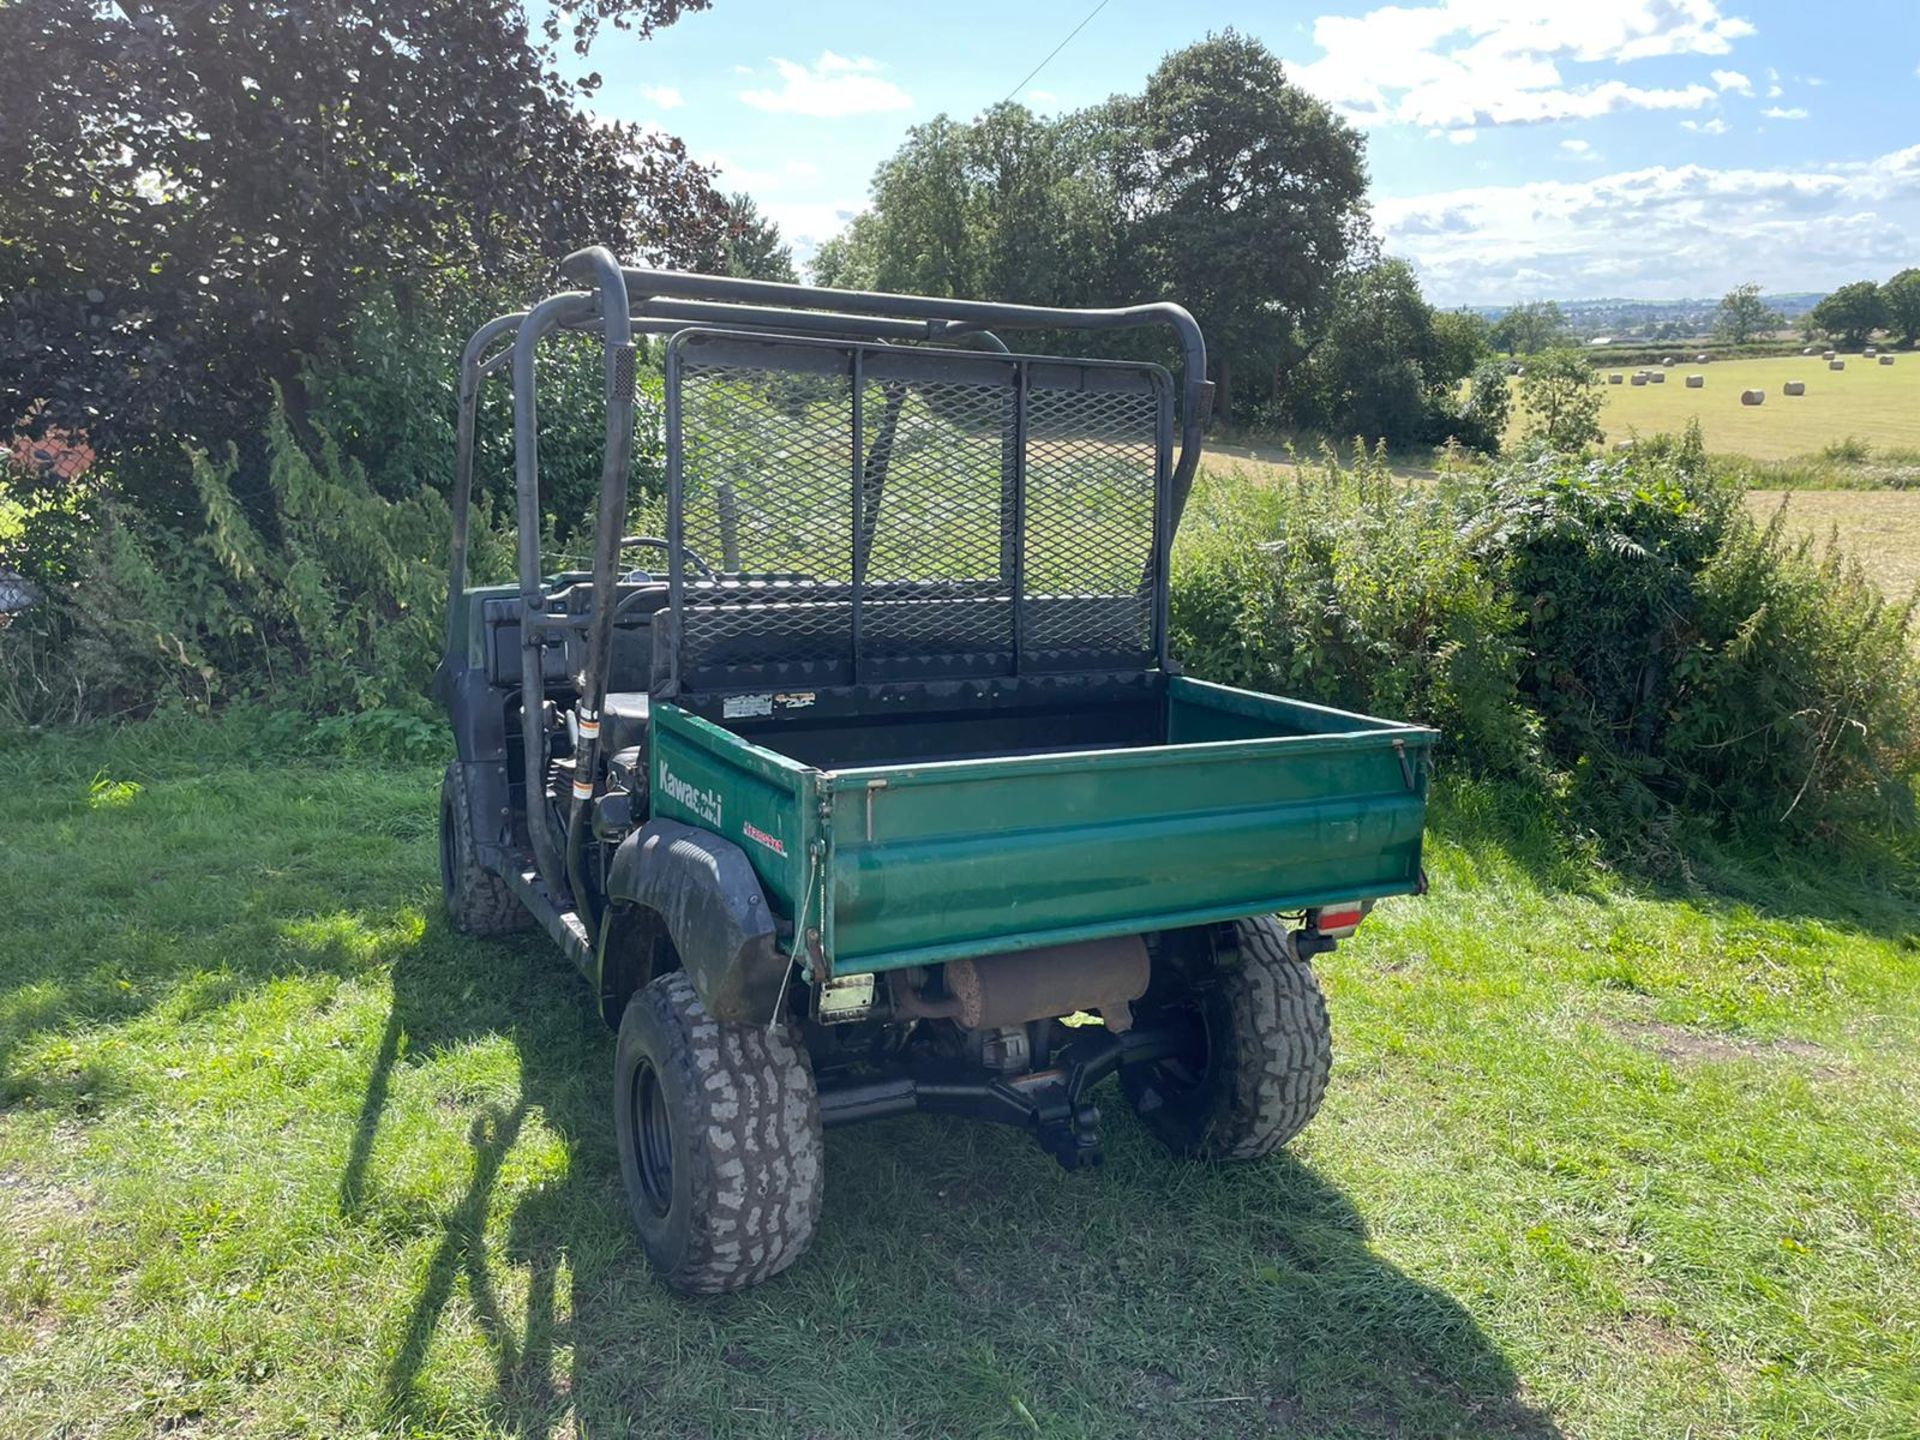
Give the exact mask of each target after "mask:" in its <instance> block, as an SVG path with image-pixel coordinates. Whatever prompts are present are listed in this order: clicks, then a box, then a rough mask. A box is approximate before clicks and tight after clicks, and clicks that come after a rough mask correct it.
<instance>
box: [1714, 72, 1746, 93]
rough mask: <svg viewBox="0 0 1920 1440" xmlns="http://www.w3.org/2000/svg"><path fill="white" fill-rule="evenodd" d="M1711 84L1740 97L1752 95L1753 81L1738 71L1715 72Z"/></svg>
mask: <svg viewBox="0 0 1920 1440" xmlns="http://www.w3.org/2000/svg"><path fill="white" fill-rule="evenodd" d="M1713 83H1714V84H1715V85H1717V86H1718V87H1719V88H1720V89H1722V90H1733V91H1737V92H1738V93H1739V94H1742V95H1751V94H1753V81H1751V80H1749V79H1748V78H1747V77H1746V76H1744V75H1742V74H1741V73H1740V72H1739V71H1738V70H1715V71H1714V72H1713Z"/></svg>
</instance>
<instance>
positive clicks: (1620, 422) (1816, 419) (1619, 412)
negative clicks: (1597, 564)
mask: <svg viewBox="0 0 1920 1440" xmlns="http://www.w3.org/2000/svg"><path fill="white" fill-rule="evenodd" d="M1842 358H1844V359H1845V360H1846V362H1847V368H1846V369H1845V370H1841V371H1834V370H1829V369H1827V365H1826V362H1825V361H1824V360H1822V359H1821V358H1820V357H1819V356H1818V355H1795V356H1790V357H1788V358H1785V359H1770V360H1725V361H1716V362H1713V363H1709V364H1706V365H1692V364H1687V363H1681V364H1676V365H1675V366H1673V368H1672V369H1670V370H1668V371H1667V381H1666V383H1665V384H1664V385H1642V386H1638V387H1635V386H1634V385H1633V384H1632V383H1631V380H1632V376H1633V372H1634V370H1636V369H1638V368H1641V367H1638V366H1632V365H1622V366H1619V367H1617V368H1618V369H1619V370H1620V372H1621V373H1622V374H1624V375H1626V376H1627V377H1628V378H1627V381H1625V382H1623V383H1621V384H1619V385H1606V386H1605V390H1606V396H1607V406H1606V410H1605V412H1604V413H1603V414H1602V415H1601V417H1600V423H1601V424H1602V425H1603V426H1604V427H1605V428H1606V432H1607V439H1608V440H1626V439H1629V438H1631V437H1632V436H1633V435H1634V434H1636V433H1638V434H1641V435H1653V434H1657V433H1659V432H1660V431H1663V430H1668V431H1677V430H1681V429H1684V428H1685V426H1686V423H1687V421H1688V420H1689V419H1693V418H1696V417H1697V418H1698V419H1699V421H1700V429H1701V431H1702V432H1703V433H1704V434H1705V435H1706V440H1707V448H1708V449H1709V450H1712V451H1716V452H1719V453H1722V454H1729V455H1750V456H1753V457H1754V458H1755V459H1759V460H1784V459H1787V458H1788V457H1790V456H1796V455H1809V454H1813V453H1815V452H1817V451H1819V450H1820V449H1821V448H1822V447H1823V446H1826V445H1829V444H1832V443H1833V442H1835V441H1837V440H1845V439H1847V438H1848V437H1849V436H1852V437H1855V438H1858V439H1861V440H1865V441H1867V442H1868V443H1869V444H1871V445H1873V446H1874V447H1875V448H1876V449H1883V448H1887V447H1894V448H1900V449H1920V355H1916V354H1902V355H1900V356H1899V357H1898V359H1897V362H1896V363H1895V364H1893V365H1880V364H1877V363H1875V362H1874V361H1872V360H1867V359H1864V358H1862V357H1861V356H1859V355H1846V356H1843V357H1842ZM1693 371H1697V372H1698V373H1699V374H1701V375H1704V376H1705V377H1706V382H1707V383H1706V385H1705V386H1704V387H1703V388H1702V389H1699V390H1689V389H1687V387H1686V376H1687V374H1688V373H1689V372H1693ZM1608 373H1610V370H1609V369H1608V367H1604V366H1603V367H1602V369H1601V378H1602V381H1603V382H1604V380H1605V377H1606V375H1607V374H1608ZM1788 380H1804V381H1806V382H1807V393H1806V394H1805V395H1803V396H1800V397H1798V398H1792V399H1790V398H1788V397H1787V396H1786V395H1783V394H1782V393H1781V389H1780V387H1781V386H1782V385H1783V384H1785V383H1786V382H1787V381H1788ZM1747 389H1754V390H1764V391H1766V392H1767V400H1766V403H1765V404H1764V405H1755V406H1747V405H1742V404H1741V403H1740V392H1741V391H1742V390H1747ZM1515 418H1516V423H1517V421H1518V407H1517V406H1516V407H1515Z"/></svg>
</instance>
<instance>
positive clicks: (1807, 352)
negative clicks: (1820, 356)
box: [1800, 345, 1813, 355]
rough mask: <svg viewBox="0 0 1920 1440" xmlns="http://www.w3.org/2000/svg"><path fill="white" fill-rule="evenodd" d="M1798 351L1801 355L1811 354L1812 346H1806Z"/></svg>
mask: <svg viewBox="0 0 1920 1440" xmlns="http://www.w3.org/2000/svg"><path fill="white" fill-rule="evenodd" d="M1800 353H1801V354H1802V355H1811V354H1812V353H1813V346H1811V345H1809V346H1807V348H1806V349H1804V350H1802V351H1801V352H1800Z"/></svg>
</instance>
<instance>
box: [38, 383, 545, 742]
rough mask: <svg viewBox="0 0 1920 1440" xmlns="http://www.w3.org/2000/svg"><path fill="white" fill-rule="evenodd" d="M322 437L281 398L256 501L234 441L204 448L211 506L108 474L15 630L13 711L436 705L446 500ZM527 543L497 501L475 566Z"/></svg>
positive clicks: (200, 484)
mask: <svg viewBox="0 0 1920 1440" xmlns="http://www.w3.org/2000/svg"><path fill="white" fill-rule="evenodd" d="M317 433H318V443H317V449H316V451H315V452H313V453H310V452H309V451H308V450H307V449H306V448H305V447H303V446H302V445H301V444H300V443H299V442H298V441H297V440H296V439H295V438H294V435H293V431H292V428H291V425H290V424H289V422H288V420H287V416H286V412H285V408H284V406H282V405H278V404H276V407H275V410H274V413H273V416H272V419H271V421H270V422H269V425H268V429H267V434H266V436H265V437H264V447H265V454H266V456H267V458H268V465H267V472H266V477H265V485H264V490H263V493H260V494H256V495H254V496H251V497H249V498H250V499H251V501H252V502H253V503H252V504H243V503H242V501H241V499H240V497H239V496H238V495H237V494H236V491H235V485H234V478H235V474H236V470H237V465H238V462H237V460H236V458H235V455H234V452H233V450H232V449H231V448H230V449H229V451H228V453H227V454H226V455H224V456H221V457H219V458H217V459H216V458H213V457H210V456H208V455H206V454H204V453H199V452H194V453H191V454H189V456H188V457H187V465H188V470H189V473H190V475H191V482H192V486H193V494H194V505H193V508H192V510H191V511H190V512H189V513H187V514H184V515H180V516H174V517H168V518H167V519H165V520H163V519H162V518H160V517H157V516H155V515H154V514H152V513H150V512H147V511H145V510H142V509H141V508H140V507H139V506H138V505H137V504H136V503H134V502H131V501H124V500H115V499H112V498H111V494H112V487H111V485H110V484H109V483H107V477H98V478H97V480H96V485H97V487H98V489H97V493H98V496H99V502H98V507H97V511H96V514H95V516H94V519H93V522H92V525H91V530H90V536H89V541H88V544H87V547H86V551H85V555H84V558H83V559H82V560H81V561H79V562H77V563H71V564H70V571H71V573H70V574H68V575H67V576H66V577H65V583H63V584H60V585H59V586H57V587H55V588H52V589H50V590H49V591H48V592H47V598H46V603H45V604H43V605H40V606H36V607H35V608H34V609H33V610H30V611H28V612H27V613H26V614H25V615H23V616H19V617H16V619H15V622H14V624H13V625H11V626H9V627H8V628H7V630H6V631H5V632H4V633H0V682H4V683H5V688H6V691H7V700H6V702H5V703H6V712H5V718H7V719H8V720H9V721H11V722H12V723H15V724H21V725H31V724H46V723H54V722H60V721H74V720H82V719H91V718H100V717H103V716H114V715H120V714H127V713H145V712H147V711H149V710H152V709H155V708H164V707H165V706H167V705H168V704H170V703H172V704H182V703H184V704H187V705H189V706H193V707H198V708H207V707H211V706H213V705H215V704H218V703H222V702H227V701H232V700H237V699H243V698H260V699H266V700H270V701H271V702H272V703H274V704H277V705H280V706H285V707H296V708H299V709H303V710H307V711H317V712H323V713H324V712H352V711H362V710H377V709H400V710H408V711H412V712H415V713H420V712H423V711H424V710H425V709H426V708H427V700H426V692H427V684H428V681H429V679H430V677H431V674H432V670H433V666H434V664H435V662H436V660H437V657H438V654H439V650H440V644H441V639H442V636H443V633H444V629H443V627H444V620H445V609H444V606H445V603H446V598H445V597H446V580H445V574H446V547H447V536H448V530H449V516H448V511H447V504H446V501H445V500H444V499H442V498H441V496H440V494H439V492H438V491H437V490H434V489H431V488H427V487H415V488H414V490H413V491H412V493H411V494H408V495H406V496H404V497H402V498H399V499H388V498H387V497H385V496H382V495H380V494H377V493H376V492H375V490H374V488H373V486H372V484H371V483H370V482H369V480H368V478H367V475H366V472H365V470H364V468H363V467H362V466H360V465H359V463H358V462H356V461H354V460H351V459H348V458H346V457H345V456H344V455H343V454H342V453H341V449H340V447H339V445H338V444H337V443H336V442H335V441H334V439H333V437H332V436H331V435H329V434H328V433H327V432H325V431H324V430H322V431H319V432H317ZM258 512H264V513H266V514H268V515H270V516H271V517H272V520H273V523H272V526H271V527H270V528H269V527H268V526H266V525H264V524H262V523H260V522H259V521H257V520H256V519H255V518H253V517H254V514H255V513H258ZM510 546H511V540H510V536H509V535H507V534H502V533H497V532H496V531H495V530H494V529H493V528H491V527H489V525H488V524H487V523H486V516H485V513H484V512H483V513H482V515H481V517H480V523H478V524H476V525H475V527H474V551H473V555H474V558H473V568H474V573H475V574H476V575H478V576H500V575H503V574H505V573H506V570H507V567H508V563H509V556H510V554H511V550H510Z"/></svg>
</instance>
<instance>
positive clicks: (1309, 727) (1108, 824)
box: [827, 677, 1435, 972]
mask: <svg viewBox="0 0 1920 1440" xmlns="http://www.w3.org/2000/svg"><path fill="white" fill-rule="evenodd" d="M1168 706H1169V716H1168V733H1169V737H1170V740H1171V742H1172V743H1169V744H1167V745H1162V746H1152V747H1146V748H1142V749H1133V750H1119V751H1089V752H1085V753H1078V754H1073V753H1069V754H1058V755H1040V756H1028V757H1019V758H1011V759H997V760H977V761H960V762H950V763H935V764H924V765H909V766H897V767H882V768H876V769H871V770H859V771H846V772H841V773H838V774H833V775H829V776H828V777H827V780H828V783H829V784H830V785H831V786H832V787H833V788H834V790H835V792H836V794H835V800H834V804H833V825H832V836H833V857H834V861H833V868H832V877H831V879H832V907H831V916H832V926H833V937H834V950H833V955H834V964H835V968H836V969H837V970H839V971H843V972H846V971H860V970H869V969H873V970H885V969H892V968H897V967H899V966H903V965H913V964H928V963H934V962H937V961H940V960H945V959H952V958H957V957H959V956H963V955H969V954H982V953H990V952H992V951H995V950H1015V949H1026V948H1031V947H1034V946H1039V945H1047V944H1054V943H1059V942H1062V941H1067V940H1075V939H1090V938H1095V937H1099V936H1103V935H1119V934H1129V933H1135V932H1139V931H1145V930H1157V929H1166V928H1172V927H1176V926H1181V925H1191V924H1201V923H1206V922H1210V921H1214V920H1222V919H1231V918H1236V917H1239V916H1244V915H1252V914H1258V913H1262V912H1267V911H1276V910H1291V909H1300V908H1303V907H1307V906H1311V905H1315V904H1320V903H1324V902H1326V901H1332V900H1348V899H1372V898H1375V897H1378V896H1382V895H1391V894H1401V893H1407V892H1410V891H1413V890H1416V889H1418V888H1419V886H1420V883H1421V882H1420V855H1421V832H1422V827H1423V825H1424V822H1425V817H1426V758H1427V754H1428V752H1429V751H1430V749H1431V747H1432V743H1433V740H1434V738H1435V737H1434V732H1432V731H1430V730H1426V729H1422V728H1420V727H1417V726H1402V725H1393V724H1391V723H1389V722H1385V721H1379V720H1374V719H1371V718H1369V717H1366V716H1358V715H1349V714H1347V713H1345V712H1342V711H1337V710H1329V709H1326V708H1325V707H1320V706H1312V705H1303V704H1301V703H1299V702H1296V701H1288V700H1279V699H1275V698H1273V697H1270V696H1263V695H1255V694H1252V693H1250V692H1246V691H1237V690H1230V689H1228V688H1226V687H1224V686H1214V685H1207V684H1204V683H1202V682H1198V681H1191V680H1185V679H1182V678H1178V677H1176V678H1174V679H1173V680H1172V681H1171V682H1170V684H1169V689H1168Z"/></svg>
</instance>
